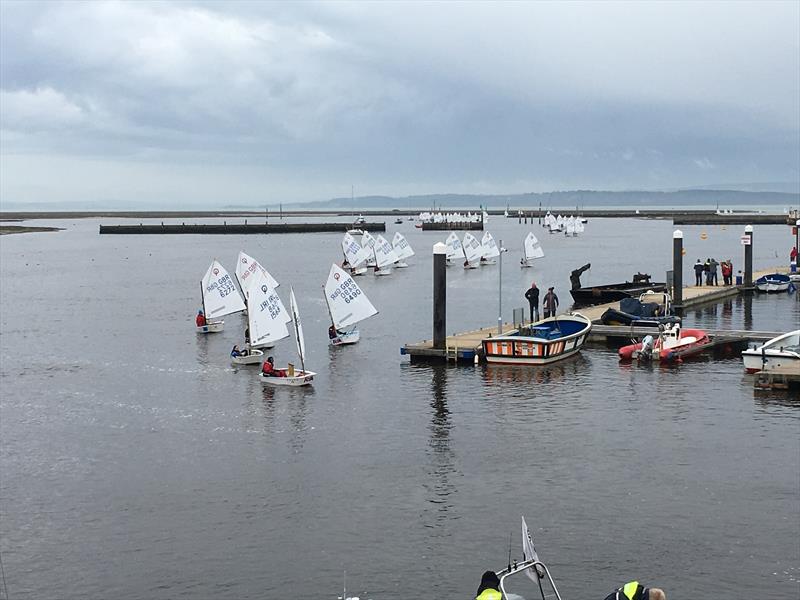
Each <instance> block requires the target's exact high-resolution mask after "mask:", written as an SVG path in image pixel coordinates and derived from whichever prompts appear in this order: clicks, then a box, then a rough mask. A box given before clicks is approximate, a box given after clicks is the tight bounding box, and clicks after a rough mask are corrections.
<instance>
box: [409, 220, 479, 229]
mask: <svg viewBox="0 0 800 600" xmlns="http://www.w3.org/2000/svg"><path fill="white" fill-rule="evenodd" d="M422 231H483V221H458V222H454V223H428V222H427V221H423V222H422Z"/></svg>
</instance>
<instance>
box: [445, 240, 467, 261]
mask: <svg viewBox="0 0 800 600" xmlns="http://www.w3.org/2000/svg"><path fill="white" fill-rule="evenodd" d="M444 244H445V246H447V262H446V265H447V266H448V267H449V266H450V265H452V264H453V261H454V260H456V259H457V258H459V257H460V256H463V255H464V251H463V250H462V249H461V240H460V239H458V236H457V235H456V232H455V231H451V232H450V235H448V236H447V239H446V240H445V241H444Z"/></svg>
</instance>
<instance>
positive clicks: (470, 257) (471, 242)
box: [461, 232, 482, 269]
mask: <svg viewBox="0 0 800 600" xmlns="http://www.w3.org/2000/svg"><path fill="white" fill-rule="evenodd" d="M461 248H462V249H463V251H464V268H465V269H477V268H478V266H479V264H480V260H481V251H482V248H481V243H480V242H479V241H478V239H477V238H476V237H475V236H474V235H472V234H471V233H469V232H467V233H465V234H464V242H463V243H462V244H461Z"/></svg>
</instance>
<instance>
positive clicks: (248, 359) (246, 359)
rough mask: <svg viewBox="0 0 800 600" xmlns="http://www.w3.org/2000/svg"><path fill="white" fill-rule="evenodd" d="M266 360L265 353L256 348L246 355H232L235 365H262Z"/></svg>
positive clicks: (232, 361) (232, 362)
mask: <svg viewBox="0 0 800 600" xmlns="http://www.w3.org/2000/svg"><path fill="white" fill-rule="evenodd" d="M263 362H264V353H263V352H262V351H261V350H256V349H255V348H254V349H252V350H250V351H249V352H248V353H247V354H246V355H245V356H232V357H231V364H234V365H260V364H261V363H263Z"/></svg>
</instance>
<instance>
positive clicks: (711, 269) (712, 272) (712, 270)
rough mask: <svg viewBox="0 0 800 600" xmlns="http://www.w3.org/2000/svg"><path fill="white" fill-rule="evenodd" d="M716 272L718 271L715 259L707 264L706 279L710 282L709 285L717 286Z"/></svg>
mask: <svg viewBox="0 0 800 600" xmlns="http://www.w3.org/2000/svg"><path fill="white" fill-rule="evenodd" d="M718 270H719V263H718V262H717V259H715V258H712V259H711V260H710V261H709V263H708V279H709V282H710V283H709V285H718V284H719V279H718V275H719V273H718Z"/></svg>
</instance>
